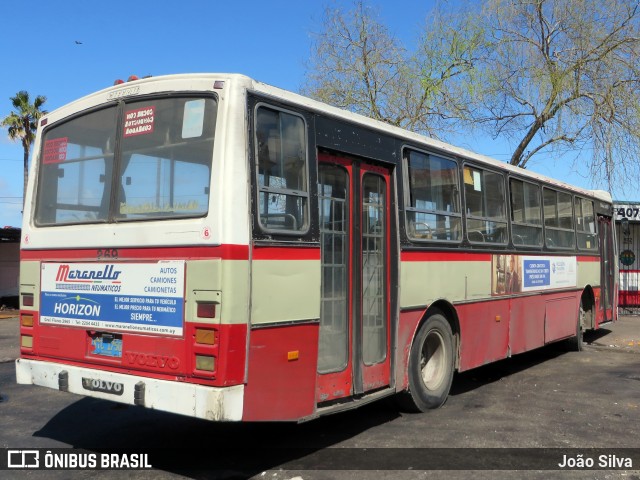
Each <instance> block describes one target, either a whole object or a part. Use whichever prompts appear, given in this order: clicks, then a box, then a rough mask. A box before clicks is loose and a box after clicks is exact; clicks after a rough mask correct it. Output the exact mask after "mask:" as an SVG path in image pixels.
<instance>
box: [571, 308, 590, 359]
mask: <svg viewBox="0 0 640 480" xmlns="http://www.w3.org/2000/svg"><path fill="white" fill-rule="evenodd" d="M586 318H587V312H586V311H585V309H584V305H583V302H582V300H581V301H580V309H579V310H578V321H577V322H576V335H575V336H574V337H571V338H570V339H569V340H567V342H568V344H569V350H571V351H573V352H581V351H582V350H584V339H583V338H584V328H585V327H584V326H585V324H586Z"/></svg>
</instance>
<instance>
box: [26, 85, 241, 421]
mask: <svg viewBox="0 0 640 480" xmlns="http://www.w3.org/2000/svg"><path fill="white" fill-rule="evenodd" d="M242 82H243V79H242V78H239V77H229V78H217V77H214V76H207V77H200V76H176V77H165V78H159V79H148V80H142V81H137V82H132V83H127V84H124V85H120V86H118V87H114V88H111V89H107V90H104V91H102V92H98V93H96V94H94V95H91V96H89V97H85V98H84V99H82V100H79V101H77V102H74V103H72V104H70V105H68V106H66V107H63V108H61V109H58V110H56V111H55V112H52V113H51V114H49V115H48V116H47V117H46V118H45V119H44V120H43V121H42V123H41V125H40V128H39V130H38V138H37V141H36V145H35V149H34V152H35V154H34V160H33V166H32V170H31V175H30V179H29V187H28V192H27V195H26V204H25V219H24V222H23V230H22V247H21V264H20V352H21V358H20V359H19V360H17V362H16V371H17V379H18V382H19V383H23V384H35V385H40V386H44V387H49V388H53V389H57V390H61V391H67V392H72V393H76V394H82V395H87V396H92V397H97V398H103V399H108V400H113V401H118V402H122V403H126V404H132V405H142V406H145V407H148V408H155V409H159V410H164V411H169V412H175V413H180V414H184V415H189V416H194V417H198V418H206V419H210V420H241V419H242V403H243V392H244V386H243V382H244V378H245V365H246V351H247V321H248V305H249V301H248V300H249V299H248V295H249V287H248V285H249V283H250V281H249V246H248V238H249V217H248V213H247V212H248V209H249V207H248V200H247V197H248V195H247V179H246V178H247V177H246V168H247V166H246V155H245V149H244V144H245V143H244V142H245V138H244V137H243V134H242V131H243V129H244V125H245V122H244V118H242V117H239V118H235V117H234V113H233V112H239V113H236V115H241V114H242V112H243V111H244V109H242V108H240V109H230V108H228V105H229V104H230V103H231V102H233V101H234V98H237V99H238V101H243V97H242V95H243V94H242V93H241V92H242V88H241V87H240V84H242ZM223 140H224V141H223ZM235 143H237V144H238V145H242V146H243V147H242V148H234V144H235ZM236 155H237V158H236ZM223 185H224V186H225V189H229V190H228V191H233V192H234V195H233V197H232V198H229V199H227V198H226V197H225V196H224V195H223V194H222V188H221V187H222V186H223ZM225 218H233V219H234V221H233V222H225V221H224V220H225ZM223 224H228V225H233V227H232V228H229V229H227V230H223V229H222V228H221V225H223Z"/></svg>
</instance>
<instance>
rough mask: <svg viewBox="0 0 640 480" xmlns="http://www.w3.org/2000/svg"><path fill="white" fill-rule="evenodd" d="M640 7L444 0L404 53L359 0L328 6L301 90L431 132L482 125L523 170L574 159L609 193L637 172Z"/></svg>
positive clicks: (624, 2)
mask: <svg viewBox="0 0 640 480" xmlns="http://www.w3.org/2000/svg"><path fill="white" fill-rule="evenodd" d="M454 3H455V4H456V5H454ZM639 4H640V0H609V1H607V2H603V1H601V0H484V1H483V2H482V3H479V2H473V1H470V2H464V3H462V4H461V3H459V2H447V1H446V0H442V3H441V4H440V5H439V6H438V7H436V9H434V10H433V11H432V12H431V13H430V15H429V17H428V18H427V21H426V23H425V27H424V34H423V36H422V37H421V38H420V39H419V40H418V42H417V48H416V49H415V51H414V52H409V51H408V50H407V49H406V48H404V47H403V46H402V45H400V43H399V42H398V41H397V40H396V39H395V38H393V36H392V35H391V34H390V33H389V31H388V29H387V28H386V27H385V26H384V25H382V24H381V23H380V22H378V21H377V20H376V18H375V16H374V15H373V13H372V11H371V10H370V9H369V8H367V7H366V6H365V3H364V1H363V0H360V1H357V2H356V3H355V4H354V9H353V11H351V12H342V11H340V10H331V9H327V10H326V12H325V17H324V23H323V25H322V29H321V31H320V33H319V34H317V36H316V42H315V44H314V46H313V50H312V56H311V60H310V63H309V66H308V71H307V83H306V85H305V87H304V93H307V94H308V95H310V96H312V97H315V98H317V99H320V100H322V101H325V102H327V103H330V104H333V105H336V106H339V107H342V108H346V109H349V110H352V111H355V112H358V113H362V114H364V115H367V116H370V117H372V118H376V119H378V120H382V121H385V122H388V123H391V124H393V125H397V126H400V127H403V128H407V129H410V130H413V131H416V132H419V133H425V134H428V135H431V136H436V137H443V136H444V137H445V138H446V134H447V132H456V133H457V134H458V136H459V135H460V133H461V132H462V131H465V130H466V131H467V132H470V131H473V130H477V129H483V130H484V131H488V132H489V133H490V134H491V135H492V136H493V137H494V138H499V139H502V140H505V141H507V142H508V143H509V144H510V145H512V146H513V151H512V155H511V158H510V163H511V164H513V165H517V166H520V167H523V168H525V167H526V166H528V165H529V162H530V161H531V159H532V158H534V157H536V156H538V157H540V156H541V155H542V153H552V154H556V155H560V156H562V158H563V159H567V158H571V156H573V158H574V162H577V165H578V167H579V168H580V169H582V170H583V171H589V173H590V174H591V176H592V178H593V179H594V180H595V181H596V182H597V183H601V182H602V183H605V184H606V186H607V187H608V188H609V190H611V189H612V188H613V187H614V185H616V184H619V183H621V182H622V181H623V180H625V177H627V178H628V177H633V178H636V179H640V162H638V161H637V159H638V158H639V157H640V6H639ZM460 5H462V6H460ZM461 126H462V129H461ZM567 154H570V155H569V156H567Z"/></svg>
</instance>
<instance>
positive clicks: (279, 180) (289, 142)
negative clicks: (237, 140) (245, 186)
mask: <svg viewBox="0 0 640 480" xmlns="http://www.w3.org/2000/svg"><path fill="white" fill-rule="evenodd" d="M305 132H306V129H305V123H304V120H303V119H302V118H301V117H299V116H298V115H294V114H291V113H287V112H283V111H280V110H275V109H273V108H267V107H264V106H259V107H258V108H257V110H256V126H255V135H256V138H255V145H256V152H255V155H256V162H257V175H258V179H257V182H258V218H259V221H260V225H261V226H262V228H263V229H265V230H267V231H269V230H271V231H280V232H283V233H284V232H291V233H297V232H302V231H305V230H307V228H308V224H309V189H308V173H307V170H308V169H307V147H306V133H305Z"/></svg>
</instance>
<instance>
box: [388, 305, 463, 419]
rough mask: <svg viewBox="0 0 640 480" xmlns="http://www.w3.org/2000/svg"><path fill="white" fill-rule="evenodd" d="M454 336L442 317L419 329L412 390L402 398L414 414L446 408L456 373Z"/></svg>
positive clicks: (410, 370) (412, 364) (411, 370)
mask: <svg viewBox="0 0 640 480" xmlns="http://www.w3.org/2000/svg"><path fill="white" fill-rule="evenodd" d="M453 345H454V342H453V333H452V332H451V326H450V325H449V322H447V320H446V318H444V316H443V315H441V314H434V315H432V316H431V317H429V318H428V319H427V321H426V322H424V323H423V324H422V325H421V326H420V328H419V329H418V333H417V335H416V337H415V339H414V340H413V344H412V345H411V352H410V353H409V367H408V374H409V389H408V390H407V391H405V392H402V393H401V394H400V396H399V398H398V400H399V403H400V406H401V407H402V408H403V409H404V410H407V411H410V412H425V411H427V410H429V409H432V408H438V407H440V406H442V405H443V404H444V402H445V401H446V400H447V396H448V395H449V390H450V389H451V382H452V381H453V369H454V348H453Z"/></svg>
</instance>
